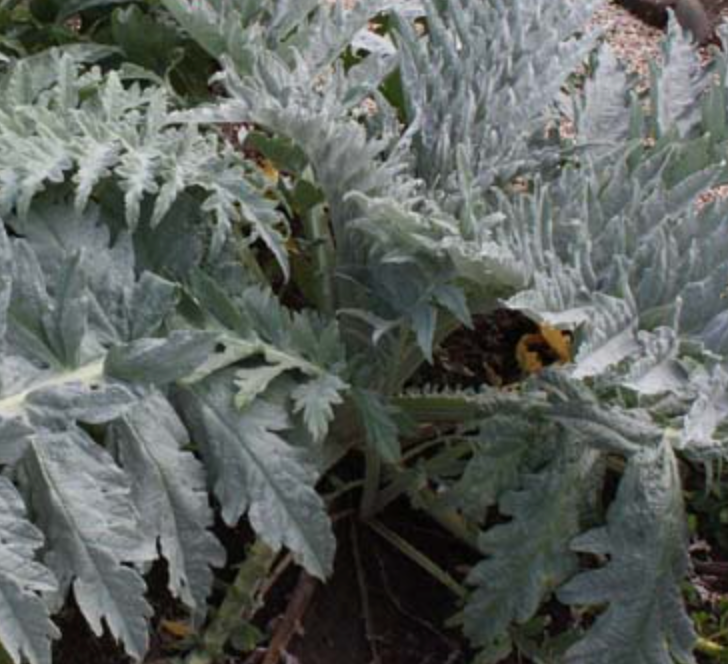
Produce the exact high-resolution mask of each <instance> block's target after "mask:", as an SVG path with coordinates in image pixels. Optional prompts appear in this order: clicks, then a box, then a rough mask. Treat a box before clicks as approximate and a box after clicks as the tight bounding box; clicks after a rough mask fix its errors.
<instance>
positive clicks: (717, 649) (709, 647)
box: [695, 638, 728, 661]
mask: <svg viewBox="0 0 728 664" xmlns="http://www.w3.org/2000/svg"><path fill="white" fill-rule="evenodd" d="M695 650H697V651H698V652H699V653H702V654H703V655H707V656H708V657H711V658H717V659H719V660H721V661H728V648H726V647H724V646H721V645H720V644H718V643H716V642H715V641H711V640H710V639H704V638H699V639H698V640H697V642H696V643H695Z"/></svg>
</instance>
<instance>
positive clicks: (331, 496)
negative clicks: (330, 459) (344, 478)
mask: <svg viewBox="0 0 728 664" xmlns="http://www.w3.org/2000/svg"><path fill="white" fill-rule="evenodd" d="M362 486H364V480H352V481H351V482H339V483H338V484H337V486H336V488H335V489H334V490H333V491H332V492H331V493H327V494H325V495H324V500H325V501H326V503H327V504H329V505H330V504H331V503H333V502H334V501H336V500H338V499H339V498H341V496H343V495H345V494H347V493H349V491H353V490H354V489H359V488H361V487H362Z"/></svg>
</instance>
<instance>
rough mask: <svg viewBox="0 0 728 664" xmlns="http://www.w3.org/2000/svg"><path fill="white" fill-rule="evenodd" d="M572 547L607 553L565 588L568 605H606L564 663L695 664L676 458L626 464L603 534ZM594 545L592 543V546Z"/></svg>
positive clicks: (639, 458)
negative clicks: (601, 561)
mask: <svg viewBox="0 0 728 664" xmlns="http://www.w3.org/2000/svg"><path fill="white" fill-rule="evenodd" d="M599 533H600V536H599V537H598V538H596V539H595V538H594V537H592V536H589V535H588V534H587V536H586V537H584V538H577V539H576V540H575V541H574V543H573V548H574V550H575V551H583V552H585V553H595V554H598V555H604V554H607V555H608V556H609V558H608V562H607V563H606V565H604V566H603V567H600V568H598V569H594V570H588V571H585V572H582V573H581V574H579V575H578V576H576V577H575V578H574V579H572V580H571V581H570V582H569V583H567V584H566V586H565V587H564V588H562V589H561V590H560V591H559V593H558V597H559V599H560V600H561V601H562V602H564V603H567V604H569V605H577V606H583V605H605V604H606V605H607V608H606V609H605V610H604V612H603V613H601V614H600V615H599V617H598V618H597V620H596V622H595V624H594V625H593V626H592V627H591V628H590V629H589V630H588V631H587V633H586V636H585V637H584V638H583V639H582V640H581V641H579V642H578V643H577V644H576V645H574V646H573V647H571V648H570V649H569V651H568V652H567V654H566V661H568V662H574V663H576V662H578V663H579V664H582V663H585V664H587V663H592V662H593V663H594V664H596V663H597V662H598V663H599V664H611V663H614V664H617V663H619V664H622V663H623V662H635V663H639V664H670V663H671V662H673V661H679V662H693V661H695V660H694V658H693V655H692V653H691V650H692V647H693V644H694V643H695V632H694V629H693V626H692V622H691V620H690V618H689V617H688V615H687V613H686V612H685V608H684V606H683V600H682V596H681V584H682V581H683V579H684V577H685V575H686V574H687V571H688V566H689V560H688V555H687V529H686V523H685V514H684V506H683V501H682V489H681V485H680V477H679V473H678V468H677V460H676V458H675V455H674V453H673V451H672V449H671V448H670V446H669V445H662V446H660V447H659V448H657V449H646V450H643V452H642V453H640V454H638V455H636V456H635V457H633V458H632V459H631V460H630V463H629V464H628V466H627V471H626V473H625V475H624V476H623V478H622V481H621V483H620V488H619V492H618V495H617V498H616V500H615V502H614V503H613V504H612V506H611V507H610V509H609V512H608V515H607V526H606V529H605V530H601V531H599ZM595 544H596V545H597V546H596V547H595Z"/></svg>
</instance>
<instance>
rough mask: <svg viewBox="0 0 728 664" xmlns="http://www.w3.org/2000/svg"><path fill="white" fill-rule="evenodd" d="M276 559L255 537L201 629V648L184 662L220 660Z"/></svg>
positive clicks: (208, 663)
mask: <svg viewBox="0 0 728 664" xmlns="http://www.w3.org/2000/svg"><path fill="white" fill-rule="evenodd" d="M275 559H276V553H275V551H273V550H272V549H271V548H270V547H269V546H268V545H267V544H265V543H263V542H262V540H256V541H255V543H254V544H253V546H252V547H251V549H250V551H249V552H248V556H247V558H246V559H245V561H244V562H243V564H242V565H241V566H240V568H239V570H238V573H237V575H236V577H235V581H233V584H232V585H231V586H230V587H229V588H228V591H227V593H226V595H225V599H223V601H222V604H221V605H220V608H219V609H218V610H217V612H216V613H215V616H214V618H213V619H212V621H211V622H210V625H209V626H208V627H207V629H206V630H205V632H204V634H203V637H202V643H201V647H200V648H199V649H197V650H195V651H194V652H192V654H190V655H189V657H188V658H187V660H186V664H214V662H216V661H218V660H220V659H222V657H223V655H224V654H225V646H226V645H227V643H228V641H229V640H230V638H231V636H232V635H233V633H234V632H235V631H236V630H238V629H240V628H241V626H242V625H243V624H244V623H245V622H246V621H247V620H249V619H250V618H252V616H253V615H254V613H255V611H256V610H257V609H258V592H259V590H260V588H261V586H262V584H264V583H265V579H266V577H267V576H268V573H269V571H270V569H271V567H272V566H273V563H274V562H275Z"/></svg>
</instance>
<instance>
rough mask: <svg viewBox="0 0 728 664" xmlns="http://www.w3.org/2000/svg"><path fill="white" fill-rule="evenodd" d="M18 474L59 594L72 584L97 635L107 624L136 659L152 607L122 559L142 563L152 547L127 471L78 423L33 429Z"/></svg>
mask: <svg viewBox="0 0 728 664" xmlns="http://www.w3.org/2000/svg"><path fill="white" fill-rule="evenodd" d="M23 473H24V479H25V481H24V487H23V488H24V491H25V492H26V493H27V494H28V495H29V498H30V500H31V501H32V504H33V507H34V510H35V511H36V513H37V514H38V523H39V525H40V527H41V529H42V530H43V532H44V534H45V536H46V539H47V542H48V547H47V553H46V557H45V560H46V562H47V564H48V566H49V567H50V568H51V569H52V570H53V571H54V572H55V574H56V576H57V578H58V579H59V582H60V583H61V588H62V589H63V591H64V593H65V592H66V591H67V589H68V588H69V587H72V588H73V591H74V596H75V598H76V601H77V602H78V605H79V608H80V609H81V612H82V613H83V615H84V617H85V618H86V620H87V622H88V624H89V626H90V627H91V629H92V631H93V632H94V634H96V635H97V636H101V634H102V633H103V624H102V621H103V622H105V623H106V625H107V626H108V628H109V630H110V631H111V634H112V635H113V636H114V638H116V639H118V640H120V641H121V642H122V644H123V645H124V649H125V650H126V651H127V652H128V653H129V654H130V655H131V656H132V657H135V658H137V659H141V657H142V656H143V655H144V653H145V652H146V650H147V645H148V638H149V637H148V624H147V621H148V618H149V616H150V615H151V607H150V606H149V605H148V604H147V602H146V600H145V599H144V593H145V591H146V586H145V584H144V580H143V578H142V577H141V575H140V574H139V572H137V571H135V570H134V569H133V568H131V567H128V566H126V565H125V564H124V563H141V562H144V561H146V560H148V559H149V558H150V555H151V554H152V553H153V552H152V551H149V549H148V548H146V547H145V546H144V542H143V541H142V540H141V538H140V535H139V530H138V515H137V512H136V510H135V508H134V504H133V502H132V500H131V492H130V487H129V484H128V480H127V479H126V477H125V475H124V474H123V473H122V471H121V469H120V468H119V467H118V466H116V464H115V463H114V460H113V459H112V457H111V456H110V455H109V454H108V452H106V451H105V450H104V449H103V448H101V447H100V446H99V445H97V444H96V443H95V442H94V441H93V440H91V439H90V438H89V437H88V436H87V435H86V434H85V433H83V432H82V431H81V430H79V429H69V430H67V431H64V432H59V433H45V434H43V433H40V434H37V435H36V436H35V437H34V438H33V440H32V442H31V445H30V449H29V450H28V452H27V453H26V455H25V458H24V463H23ZM111 515H113V518H110V517H111Z"/></svg>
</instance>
